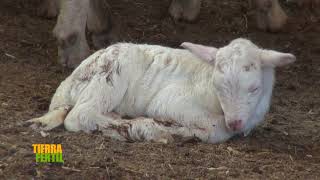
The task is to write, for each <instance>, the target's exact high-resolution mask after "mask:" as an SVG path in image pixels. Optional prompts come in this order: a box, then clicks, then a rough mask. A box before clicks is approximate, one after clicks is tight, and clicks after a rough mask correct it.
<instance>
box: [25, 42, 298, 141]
mask: <svg viewBox="0 0 320 180" xmlns="http://www.w3.org/2000/svg"><path fill="white" fill-rule="evenodd" d="M181 46H182V47H184V48H185V49H187V50H185V49H172V48H168V47H162V46H156V45H146V44H143V45H141V44H130V43H119V44H115V45H112V46H110V47H108V48H107V49H103V50H100V51H97V52H96V53H94V54H93V55H91V56H90V57H88V58H87V59H86V60H84V61H83V62H82V63H81V65H80V66H79V67H78V68H77V69H75V70H74V72H73V73H72V74H71V75H70V76H69V77H68V78H67V79H66V80H64V81H63V82H62V83H61V85H60V86H59V87H58V89H57V91H56V93H55V94H54V96H53V98H52V101H51V104H50V107H49V112H48V113H47V114H46V115H44V116H42V117H40V118H35V119H31V120H29V122H33V123H41V124H42V125H44V127H42V130H45V131H48V130H51V129H53V128H55V127H57V126H59V125H61V124H64V126H65V128H66V129H67V130H68V131H81V130H82V131H85V132H91V131H94V130H99V131H102V132H103V133H104V134H105V135H107V136H110V137H111V138H114V139H118V140H121V141H153V142H163V143H167V142H169V141H171V140H172V139H173V138H172V137H173V136H179V137H197V138H199V139H200V140H201V141H203V142H208V143H218V142H223V141H225V140H227V139H229V138H230V137H232V136H234V135H236V134H239V133H243V134H245V135H247V134H248V133H249V132H250V131H251V130H252V129H253V128H254V127H255V126H257V125H258V124H259V123H261V122H262V121H263V119H264V115H265V114H266V113H267V111H268V109H269V106H270V99H271V95H272V89H273V82H274V68H275V67H278V66H284V65H287V64H290V63H292V62H294V61H295V59H296V58H295V56H294V55H292V54H288V53H281V52H277V51H273V50H264V49H260V48H258V47H257V46H256V45H254V44H253V43H252V42H251V41H249V40H246V39H241V38H239V39H236V40H233V41H232V42H231V43H230V44H228V45H227V46H225V47H222V48H214V47H208V46H203V45H197V44H192V43H183V44H182V45H181ZM124 116H127V117H128V116H129V117H132V119H124V118H123V117H124Z"/></svg>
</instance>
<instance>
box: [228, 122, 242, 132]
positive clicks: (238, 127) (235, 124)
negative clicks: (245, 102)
mask: <svg viewBox="0 0 320 180" xmlns="http://www.w3.org/2000/svg"><path fill="white" fill-rule="evenodd" d="M228 125H229V128H230V129H231V130H233V131H239V130H241V129H242V120H241V119H237V120H233V121H231V122H230V123H229V124H228Z"/></svg>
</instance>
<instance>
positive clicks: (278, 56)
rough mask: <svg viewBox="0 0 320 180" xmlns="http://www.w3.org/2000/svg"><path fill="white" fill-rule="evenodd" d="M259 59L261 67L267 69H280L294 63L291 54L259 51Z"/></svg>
mask: <svg viewBox="0 0 320 180" xmlns="http://www.w3.org/2000/svg"><path fill="white" fill-rule="evenodd" d="M260 59H261V63H262V65H263V66H269V67H281V66H285V65H288V64H291V63H293V62H294V61H296V57H295V56H294V55H293V54H290V53H282V52H278V51H273V50H261V51H260Z"/></svg>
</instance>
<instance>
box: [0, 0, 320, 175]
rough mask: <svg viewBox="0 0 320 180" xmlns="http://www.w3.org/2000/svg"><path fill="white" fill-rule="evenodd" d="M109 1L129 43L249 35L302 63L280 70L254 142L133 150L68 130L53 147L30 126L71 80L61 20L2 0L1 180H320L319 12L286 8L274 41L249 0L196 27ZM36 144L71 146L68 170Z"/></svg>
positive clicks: (235, 0)
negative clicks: (59, 38)
mask: <svg viewBox="0 0 320 180" xmlns="http://www.w3.org/2000/svg"><path fill="white" fill-rule="evenodd" d="M109 2H110V4H111V7H112V10H113V16H114V17H113V18H114V19H116V21H115V22H121V24H120V25H121V27H120V28H119V30H118V32H119V35H120V40H121V41H130V42H139V43H140V42H141V43H152V44H162V45H167V46H171V47H178V45H179V44H180V43H181V42H183V41H191V42H197V43H203V44H208V45H214V46H222V45H225V44H226V43H227V42H229V41H230V40H231V39H234V38H236V37H240V36H241V37H247V38H249V39H251V40H253V41H254V42H256V43H257V44H259V45H261V46H263V47H266V48H273V49H276V50H281V51H285V52H291V53H294V54H295V55H296V56H297V58H298V61H297V62H296V63H295V64H294V65H291V66H289V67H286V68H282V69H278V71H277V82H276V85H275V90H274V96H273V101H272V107H271V110H270V113H269V114H268V116H267V118H266V121H265V122H264V123H263V125H261V126H260V127H258V128H256V129H255V130H254V132H253V133H252V134H251V135H250V136H249V137H246V138H234V139H232V140H230V141H228V142H226V143H224V144H218V145H212V144H203V143H185V144H181V143H178V142H177V143H173V144H168V145H164V144H153V143H125V142H118V141H114V140H110V139H108V138H106V137H103V136H101V135H100V134H85V133H70V132H66V131H65V130H64V129H63V128H60V129H57V130H54V131H53V132H51V133H50V135H49V136H48V137H46V138H44V137H42V136H40V135H39V134H38V133H36V132H34V131H33V130H32V129H31V128H29V127H25V126H24V125H23V122H24V121H25V120H27V119H30V118H32V117H36V116H40V115H42V114H43V113H45V112H46V110H47V108H48V105H49V103H50V98H51V96H52V95H53V93H54V92H55V89H56V88H57V86H58V85H59V83H60V82H61V80H63V79H64V78H65V77H66V76H67V75H68V74H69V73H70V71H68V70H63V69H62V68H61V67H60V66H59V65H57V63H56V59H57V58H56V57H57V50H56V49H57V48H56V42H55V39H54V38H53V37H52V35H51V31H52V29H53V26H54V24H55V20H54V19H51V20H49V19H45V18H43V17H38V16H37V15H36V7H35V6H36V4H37V2H36V0H28V1H27V0H1V1H0V179H26V178H28V179H30V178H40V179H42V178H46V179H56V178H57V179H64V178H68V179H79V178H80V179H83V178H84V177H87V178H86V179H93V178H95V179H103V178H104V179H141V178H143V179H155V178H159V179H172V178H173V179H194V178H200V179H209V178H213V179H237V178H240V179H320V171H319V168H320V90H319V89H320V17H319V12H316V10H315V9H314V10H313V11H306V10H301V8H297V7H296V6H295V5H288V4H286V5H285V10H286V11H287V12H288V14H289V16H290V17H291V19H290V21H289V24H288V26H287V27H286V29H285V30H284V31H283V32H280V33H265V32H260V31H258V30H256V29H255V27H254V25H253V24H254V23H253V21H252V18H251V15H250V14H251V12H250V11H248V6H247V4H246V1H243V0H224V1H212V2H211V1H209V0H207V1H205V3H204V4H203V7H202V12H201V14H200V18H199V19H198V21H196V22H195V23H193V24H187V23H184V22H174V21H173V20H172V19H171V18H170V17H169V16H168V14H167V8H168V5H169V0H164V1H157V0H149V1H145V0H110V1H109ZM318 10H319V9H318ZM317 13H318V14H317ZM34 143H61V144H62V147H63V156H64V160H65V163H64V164H63V165H61V164H37V163H35V155H34V154H33V149H32V144H34Z"/></svg>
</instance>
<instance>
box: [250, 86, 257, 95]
mask: <svg viewBox="0 0 320 180" xmlns="http://www.w3.org/2000/svg"><path fill="white" fill-rule="evenodd" d="M258 90H259V87H252V88H250V89H249V92H250V93H251V94H255V93H257V92H258Z"/></svg>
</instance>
